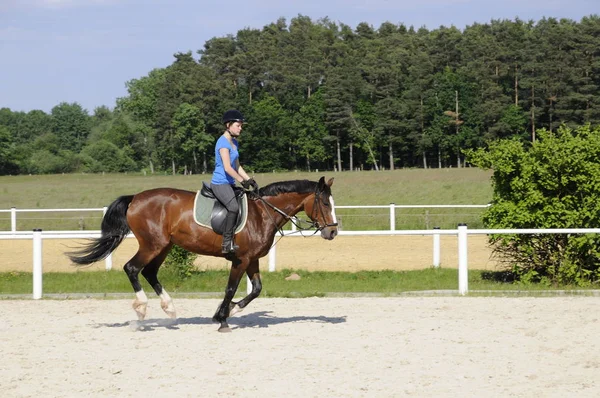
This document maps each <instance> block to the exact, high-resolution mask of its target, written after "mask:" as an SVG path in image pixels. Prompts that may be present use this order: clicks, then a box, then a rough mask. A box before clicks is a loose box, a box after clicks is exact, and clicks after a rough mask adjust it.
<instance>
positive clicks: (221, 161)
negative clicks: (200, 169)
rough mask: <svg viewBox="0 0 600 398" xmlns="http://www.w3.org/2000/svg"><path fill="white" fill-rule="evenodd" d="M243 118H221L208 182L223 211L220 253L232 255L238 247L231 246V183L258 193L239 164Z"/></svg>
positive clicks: (234, 114) (233, 113) (232, 113)
mask: <svg viewBox="0 0 600 398" xmlns="http://www.w3.org/2000/svg"><path fill="white" fill-rule="evenodd" d="M243 123H244V116H243V115H242V114H241V113H240V112H239V111H238V110H236V109H230V110H228V111H227V112H225V113H224V114H223V124H225V132H224V133H223V135H221V137H219V139H218V140H217V144H216V145H215V171H214V172H213V175H212V179H211V181H210V187H211V189H212V191H213V193H214V195H215V196H216V198H217V199H219V201H220V202H221V203H222V204H223V206H225V207H226V208H227V216H226V218H225V228H224V231H223V245H222V248H221V252H222V253H224V254H229V253H234V252H235V251H236V250H237V249H238V246H237V245H235V243H234V242H233V235H234V232H235V221H236V218H237V215H238V210H239V206H238V202H237V200H236V198H235V194H234V192H233V187H234V186H235V182H236V181H238V182H239V183H240V184H241V185H242V186H243V187H244V188H245V189H249V188H250V187H252V190H253V191H255V192H256V191H258V184H257V183H256V181H254V179H253V178H250V177H249V176H248V174H246V172H245V171H244V169H243V168H242V166H241V165H240V162H239V153H238V142H237V139H236V138H238V137H239V136H240V133H241V132H242V125H243Z"/></svg>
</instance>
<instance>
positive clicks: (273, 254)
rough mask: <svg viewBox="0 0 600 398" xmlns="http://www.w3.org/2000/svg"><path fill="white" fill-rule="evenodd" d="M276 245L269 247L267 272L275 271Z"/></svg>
mask: <svg viewBox="0 0 600 398" xmlns="http://www.w3.org/2000/svg"><path fill="white" fill-rule="evenodd" d="M276 247H277V246H271V248H270V249H269V272H275V261H276V259H277V250H276V249H275V248H276Z"/></svg>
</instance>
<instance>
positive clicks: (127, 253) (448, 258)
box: [0, 235, 497, 272]
mask: <svg viewBox="0 0 600 398" xmlns="http://www.w3.org/2000/svg"><path fill="white" fill-rule="evenodd" d="M82 242H83V241H82V240H79V241H78V240H62V239H45V240H44V241H43V244H42V250H43V253H42V255H43V269H44V272H53V271H61V272H62V271H64V272H68V271H76V270H78V269H79V270H81V268H75V267H73V265H71V264H70V262H69V260H68V258H67V257H66V256H65V254H64V253H65V252H67V251H69V250H71V249H72V248H75V247H77V245H78V244H80V243H82ZM468 242H469V243H468V263H469V268H471V269H495V268H496V266H497V264H496V262H495V261H493V260H492V259H491V258H490V256H491V250H490V248H489V247H488V244H487V237H485V236H481V235H474V236H471V237H469V241H468ZM440 246H441V250H440V252H441V266H442V267H445V268H456V267H457V266H458V241H457V237H456V236H441V237H440ZM136 250H137V241H136V240H135V239H134V238H131V239H126V240H125V241H124V242H123V243H122V244H121V246H120V247H119V248H118V249H117V250H116V251H115V253H114V255H113V268H114V269H122V267H123V264H124V263H125V262H127V260H129V259H130V258H131V257H132V256H133V255H134V254H135V252H136ZM276 253H277V254H276V268H277V269H305V270H311V271H316V270H322V271H359V270H383V269H392V270H409V269H424V268H428V267H430V266H431V265H432V264H433V237H432V236H338V237H337V238H335V239H334V240H332V241H326V240H324V239H321V238H320V237H318V236H317V237H315V236H313V237H306V238H303V237H285V238H282V239H281V240H280V241H279V242H278V243H277V245H276ZM32 257H33V256H32V241H31V239H29V240H0V272H6V271H29V272H30V271H31V269H32ZM229 265H230V263H229V262H227V261H226V260H224V259H221V258H215V257H207V256H199V257H198V258H197V260H196V266H197V267H198V268H200V269H209V268H213V269H214V268H224V269H228V268H229ZM261 267H262V270H263V271H266V270H267V269H268V258H263V259H262V260H261ZM99 269H105V263H104V262H100V263H96V264H94V265H92V266H91V267H88V268H85V269H84V270H99Z"/></svg>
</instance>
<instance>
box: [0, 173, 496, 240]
mask: <svg viewBox="0 0 600 398" xmlns="http://www.w3.org/2000/svg"><path fill="white" fill-rule="evenodd" d="M321 176H325V178H331V177H334V178H335V182H334V184H333V187H332V191H333V194H334V198H335V203H336V205H337V206H349V205H389V204H390V203H395V204H397V205H440V204H444V205H448V204H474V205H482V204H486V203H488V202H489V201H490V200H491V197H492V187H491V184H490V177H491V172H489V171H482V170H479V169H476V168H464V169H427V170H423V169H402V170H394V171H389V170H388V171H379V172H377V171H362V172H341V173H334V172H331V171H327V172H319V173H308V172H287V173H263V174H256V175H255V176H254V177H255V178H256V180H257V182H258V183H259V184H260V185H262V186H264V185H267V184H269V183H271V182H275V181H284V180H295V179H310V180H317V179H318V178H319V177H321ZM209 180H210V175H209V174H204V175H187V176H183V175H176V176H172V175H146V176H144V175H142V174H66V175H48V176H0V186H2V189H1V190H0V210H9V209H10V208H11V207H16V208H18V209H56V208H101V207H104V206H107V205H109V204H110V203H111V202H112V201H113V200H115V199H116V198H117V197H118V196H120V195H125V194H133V193H137V192H141V191H143V190H146V189H150V188H157V187H173V188H179V189H186V190H190V191H196V190H198V189H199V188H200V187H201V185H202V181H209ZM480 214H481V209H397V210H396V229H430V228H433V227H435V226H439V227H441V228H455V227H456V225H457V224H458V223H460V222H465V223H467V224H468V225H469V226H470V227H473V228H476V227H480V226H481V222H480ZM337 215H338V219H339V222H340V224H341V226H342V228H344V229H346V230H374V229H387V228H389V210H388V209H339V210H337ZM100 221H101V214H100V212H76V213H18V215H17V229H18V230H20V231H30V230H32V229H34V228H42V229H44V230H79V229H86V230H97V229H99V226H100ZM9 229H10V213H7V212H3V213H0V230H4V231H6V230H9Z"/></svg>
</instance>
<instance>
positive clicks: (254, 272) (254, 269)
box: [229, 259, 262, 316]
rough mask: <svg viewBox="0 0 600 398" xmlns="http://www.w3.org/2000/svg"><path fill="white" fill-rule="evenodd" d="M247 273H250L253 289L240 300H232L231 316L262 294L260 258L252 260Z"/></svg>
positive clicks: (230, 306)
mask: <svg viewBox="0 0 600 398" xmlns="http://www.w3.org/2000/svg"><path fill="white" fill-rule="evenodd" d="M246 275H248V278H250V281H251V282H252V291H251V292H250V294H248V295H247V296H246V297H244V298H243V299H241V300H240V301H239V302H237V303H236V302H231V304H230V305H229V316H233V315H234V314H236V313H238V312H241V311H242V310H243V309H244V308H245V307H246V306H247V305H248V304H250V302H251V301H252V300H254V299H255V298H257V297H258V296H259V295H260V291H261V290H262V282H261V280H260V272H259V263H258V259H256V260H252V261H250V264H249V265H248V268H247V269H246Z"/></svg>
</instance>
